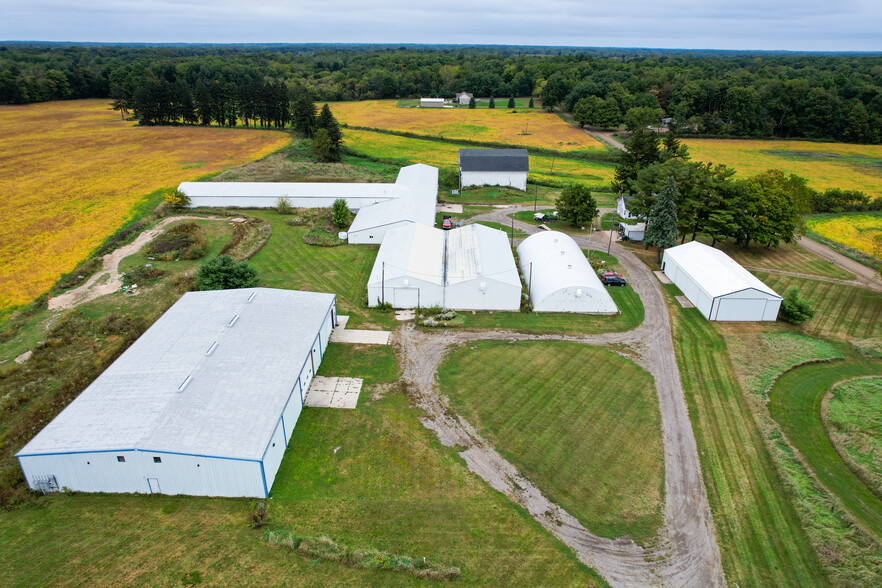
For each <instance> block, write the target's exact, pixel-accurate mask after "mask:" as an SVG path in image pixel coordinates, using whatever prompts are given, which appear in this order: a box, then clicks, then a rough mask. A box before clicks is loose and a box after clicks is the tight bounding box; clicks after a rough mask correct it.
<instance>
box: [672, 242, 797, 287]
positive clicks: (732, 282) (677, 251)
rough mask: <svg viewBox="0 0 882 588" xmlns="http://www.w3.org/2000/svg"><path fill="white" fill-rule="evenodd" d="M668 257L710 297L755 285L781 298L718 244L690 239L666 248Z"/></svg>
mask: <svg viewBox="0 0 882 588" xmlns="http://www.w3.org/2000/svg"><path fill="white" fill-rule="evenodd" d="M664 255H665V259H673V260H674V262H675V263H676V264H677V265H678V266H679V267H680V268H681V269H683V270H684V271H685V272H687V273H688V274H689V275H690V276H692V279H693V280H695V282H696V283H697V284H698V285H699V286H700V287H701V288H702V289H703V290H704V291H705V292H707V293H708V294H709V295H710V296H711V298H716V297H717V296H724V295H726V294H731V293H733V292H740V291H742V290H746V289H748V288H754V289H756V290H759V291H760V292H765V293H766V294H768V295H770V296H774V297H776V298H781V296H779V295H778V293H777V292H775V291H774V290H772V289H771V288H769V287H768V286H766V285H765V284H764V283H763V282H762V281H760V279H759V278H757V277H756V276H754V275H753V274H752V273H750V272H749V271H747V270H746V269H744V268H743V267H741V265H739V264H738V262H736V261H735V260H734V259H732V258H731V257H729V256H728V255H726V254H725V253H723V252H722V251H720V250H719V249H717V248H715V247H710V246H708V245H705V244H704V243H699V242H698V241H690V242H689V243H684V244H683V245H677V246H676V247H671V248H670V249H665V253H664Z"/></svg>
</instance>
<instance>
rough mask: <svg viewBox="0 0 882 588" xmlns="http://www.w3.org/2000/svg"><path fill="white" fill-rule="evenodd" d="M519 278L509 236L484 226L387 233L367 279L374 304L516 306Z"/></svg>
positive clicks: (471, 307)
mask: <svg viewBox="0 0 882 588" xmlns="http://www.w3.org/2000/svg"><path fill="white" fill-rule="evenodd" d="M520 297H521V281H520V276H519V275H518V270H517V267H516V266H515V262H514V256H513V255H512V252H511V246H510V245H509V241H508V237H507V236H506V234H505V233H504V232H503V231H499V230H496V229H491V228H489V227H485V226H482V225H475V224H471V225H466V226H464V227H462V228H459V229H452V230H450V231H442V230H440V229H435V228H432V227H428V226H425V225H416V224H414V225H410V226H407V227H402V228H397V229H395V230H392V231H389V232H388V233H387V234H386V238H385V239H384V240H383V244H382V246H381V247H380V251H379V253H378V254H377V259H376V261H375V262H374V267H373V270H372V271H371V276H370V279H369V280H368V301H369V303H370V304H371V306H377V305H379V304H381V303H383V302H388V303H391V304H392V306H393V307H395V308H415V307H417V306H420V307H423V308H428V307H432V306H440V307H443V308H452V309H456V310H518V309H519V308H520Z"/></svg>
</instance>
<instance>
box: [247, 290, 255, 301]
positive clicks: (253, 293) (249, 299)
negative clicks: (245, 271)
mask: <svg viewBox="0 0 882 588" xmlns="http://www.w3.org/2000/svg"><path fill="white" fill-rule="evenodd" d="M255 296H257V292H256V291H255V292H252V293H251V296H249V297H248V300H246V301H245V302H249V303H250V302H251V301H252V300H254V297H255Z"/></svg>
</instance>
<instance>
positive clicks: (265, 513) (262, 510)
mask: <svg viewBox="0 0 882 588" xmlns="http://www.w3.org/2000/svg"><path fill="white" fill-rule="evenodd" d="M249 522H250V524H251V528H252V529H259V528H261V527H263V526H264V525H266V524H267V523H268V522H269V507H268V506H267V505H266V502H264V501H263V500H258V501H256V502H253V503H252V504H251V514H250V516H249Z"/></svg>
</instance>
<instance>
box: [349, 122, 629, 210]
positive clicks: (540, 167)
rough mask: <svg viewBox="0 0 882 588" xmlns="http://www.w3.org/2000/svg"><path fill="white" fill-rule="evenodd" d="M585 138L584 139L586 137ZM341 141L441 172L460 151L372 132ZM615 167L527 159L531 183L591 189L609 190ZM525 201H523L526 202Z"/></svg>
mask: <svg viewBox="0 0 882 588" xmlns="http://www.w3.org/2000/svg"><path fill="white" fill-rule="evenodd" d="M586 136H587V135H586ZM343 141H344V143H345V145H346V147H348V148H349V149H351V150H352V151H353V152H355V153H358V154H361V155H365V156H367V157H373V158H377V159H382V160H386V161H394V162H396V163H400V164H401V165H409V164H411V163H426V164H428V165H434V166H438V167H441V168H445V167H446V168H450V169H455V168H456V166H457V157H458V155H459V150H460V148H463V147H465V148H468V147H469V145H466V144H455V143H447V142H441V141H430V140H428V139H411V138H408V137H399V136H397V135H389V134H386V133H377V132H373V131H357V130H354V129H344V130H343ZM614 171H615V166H614V165H612V164H602V163H597V162H594V161H585V160H578V159H562V158H559V157H558V158H552V157H548V156H546V155H530V173H529V174H528V177H527V179H528V181H530V182H534V181H535V182H550V183H564V184H566V183H569V182H580V183H584V184H586V185H588V186H590V187H592V188H604V189H608V188H609V184H610V182H611V181H612V178H613V172H614ZM525 199H526V198H525Z"/></svg>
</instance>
